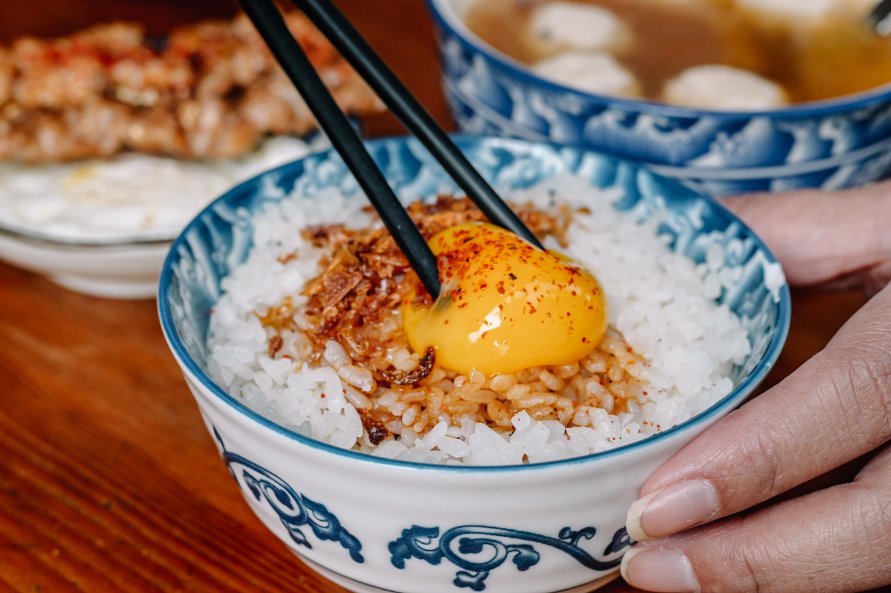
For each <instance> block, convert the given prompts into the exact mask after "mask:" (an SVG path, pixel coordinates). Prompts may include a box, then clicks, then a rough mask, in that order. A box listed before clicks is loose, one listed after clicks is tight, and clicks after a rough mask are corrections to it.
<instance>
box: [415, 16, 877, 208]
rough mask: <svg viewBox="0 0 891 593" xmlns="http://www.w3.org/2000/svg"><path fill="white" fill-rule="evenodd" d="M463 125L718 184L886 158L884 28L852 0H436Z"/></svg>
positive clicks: (805, 180)
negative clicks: (877, 28)
mask: <svg viewBox="0 0 891 593" xmlns="http://www.w3.org/2000/svg"><path fill="white" fill-rule="evenodd" d="M428 5H429V7H430V10H431V12H432V14H433V17H434V22H435V24H436V29H437V34H438V42H439V45H440V53H441V57H442V64H443V80H444V87H445V91H446V95H447V98H448V101H449V104H450V106H451V109H452V113H453V114H454V118H455V120H456V122H457V125H458V127H459V128H460V129H461V130H463V131H465V132H470V133H497V134H504V135H508V136H513V137H519V138H526V139H531V140H539V141H549V142H556V143H561V144H567V145H576V146H583V147H587V148H593V149H596V150H598V151H604V152H607V153H610V154H614V155H617V156H620V157H623V158H630V159H634V160H638V161H640V162H642V163H646V164H647V165H648V166H651V167H652V168H653V169H654V170H655V171H657V172H658V173H659V174H661V175H664V176H668V177H672V178H675V179H678V180H681V181H683V182H684V183H686V184H687V185H688V186H691V187H694V188H695V189H697V190H699V191H703V192H706V193H709V194H712V195H728V194H734V193H743V192H752V191H782V190H791V189H798V188H807V187H820V188H826V189H835V188H843V187H851V186H857V185H862V184H866V183H870V182H872V181H875V180H878V179H882V178H884V177H886V176H888V174H889V172H891V156H889V155H891V152H889V150H888V149H889V147H891V117H889V116H891V85H889V82H891V39H888V38H884V37H880V36H878V35H876V34H874V33H872V32H871V31H870V29H869V28H868V26H867V25H866V24H865V22H864V13H865V12H867V11H868V9H869V5H870V3H868V2H865V1H861V0H822V1H820V2H812V3H800V2H765V1H761V0H630V1H624V0H623V1H619V0H574V1H564V0H536V1H518V0H492V1H479V0H429V2H428Z"/></svg>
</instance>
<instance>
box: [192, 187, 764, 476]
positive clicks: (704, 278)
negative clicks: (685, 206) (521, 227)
mask: <svg viewBox="0 0 891 593" xmlns="http://www.w3.org/2000/svg"><path fill="white" fill-rule="evenodd" d="M574 181H575V180H561V181H560V182H559V183H557V182H553V181H552V182H548V183H545V184H542V185H540V186H538V187H535V188H532V189H531V190H524V191H522V192H514V193H513V194H510V195H506V196H505V197H507V198H509V199H511V201H512V202H513V205H514V207H515V209H516V210H517V212H518V214H519V215H520V216H521V218H522V219H523V220H524V222H525V223H526V224H527V225H528V226H529V227H530V228H531V229H532V230H533V232H535V233H536V235H537V236H538V237H540V238H541V239H542V240H543V243H544V244H545V245H546V247H547V248H548V249H554V250H556V251H559V252H562V253H563V254H565V255H566V256H568V257H569V258H571V259H572V260H573V261H574V262H576V263H578V264H579V265H581V266H582V267H584V268H586V269H587V270H590V271H591V272H593V273H594V274H596V276H597V279H598V280H599V281H600V283H601V285H602V286H603V291H604V293H605V295H606V298H607V301H608V311H609V327H608V329H607V331H606V334H605V336H604V338H603V339H602V340H601V341H600V343H599V344H598V345H597V347H596V348H595V349H594V351H593V352H591V353H590V354H587V355H585V356H583V357H582V358H581V359H579V360H575V361H572V362H570V363H567V364H560V365H552V366H536V367H531V368H524V369H522V370H519V371H517V372H512V373H493V374H490V375H487V374H485V373H483V372H481V371H479V370H476V369H472V370H471V371H470V372H464V373H461V372H458V371H455V370H453V369H449V368H445V367H444V366H443V365H441V364H438V362H437V360H436V351H435V349H433V348H428V349H426V350H425V351H424V352H416V351H413V350H412V348H411V346H410V345H409V342H408V339H407V337H406V334H405V331H404V330H403V326H402V310H401V307H400V303H401V302H402V301H403V300H404V299H405V298H406V295H407V294H408V291H409V290H412V287H415V286H417V282H416V279H415V277H414V272H412V271H411V269H410V267H409V265H408V262H407V260H406V259H405V257H404V256H403V255H402V253H401V252H400V251H399V250H398V248H397V247H396V245H395V242H394V241H393V239H392V237H390V236H389V234H388V233H387V232H386V231H385V230H384V228H383V226H382V224H381V223H380V221H379V220H378V219H377V217H376V216H375V215H373V214H372V213H371V212H370V211H369V209H368V208H367V206H365V204H366V203H365V202H364V201H363V200H359V199H347V198H343V197H341V196H337V195H326V196H319V197H317V198H315V199H312V200H308V199H300V198H294V199H285V200H282V201H278V202H271V203H269V204H267V205H266V206H264V209H263V210H262V211H261V212H260V214H259V215H258V216H257V217H256V219H255V222H254V247H253V249H252V252H251V254H250V255H249V257H248V258H247V260H246V261H245V262H244V263H243V264H241V265H240V266H238V267H236V268H235V269H234V270H233V272H232V274H231V275H230V276H229V277H227V278H226V279H224V280H223V284H222V286H223V290H224V294H223V295H222V297H221V298H220V299H219V301H218V302H217V304H216V306H215V307H214V310H213V315H212V316H211V324H210V330H209V337H208V347H209V352H210V356H209V363H208V364H209V369H208V370H209V372H210V374H211V376H212V377H213V378H214V379H215V380H216V381H217V382H218V383H219V384H220V385H221V386H222V387H223V388H224V389H226V390H227V391H228V392H229V393H230V394H231V395H232V396H234V397H236V398H238V399H240V400H241V401H243V402H244V403H245V404H246V405H248V406H249V407H251V408H252V409H254V410H255V411H257V412H258V413H260V414H262V415H264V416H266V417H268V418H269V419H271V420H272V421H274V422H277V423H279V424H281V425H282V426H285V427H287V428H290V429H292V430H295V431H297V432H300V433H302V434H305V435H307V436H309V437H312V438H315V439H318V440H322V441H325V442H328V443H330V444H333V445H335V446H339V447H343V448H348V449H354V450H358V451H363V452H366V453H370V454H373V455H378V456H383V457H389V458H396V459H401V460H407V461H415V462H423V463H436V464H470V465H504V464H519V463H529V462H531V463H536V462H544V461H551V460H556V459H563V458H568V457H575V456H582V455H587V454H590V453H595V452H599V451H604V450H607V449H611V448H614V447H617V446H620V445H623V444H627V443H630V442H633V441H636V440H639V439H642V438H645V437H647V436H650V435H653V434H656V433H657V432H659V431H662V430H665V429H666V428H669V427H671V426H673V425H675V424H677V423H679V422H683V421H684V420H687V419H689V418H690V417H692V416H693V415H695V414H697V413H698V412H700V411H702V410H703V409H705V408H706V407H708V406H709V405H710V404H711V403H713V402H715V401H716V400H718V399H720V398H721V397H722V396H724V395H726V394H727V393H728V392H729V391H730V390H731V389H732V387H733V383H732V381H731V379H730V377H729V374H730V372H731V370H732V368H733V365H734V364H737V363H739V362H741V361H742V359H743V358H744V357H745V356H746V355H747V354H748V353H749V350H750V344H749V342H748V339H747V334H746V331H745V330H744V328H743V327H742V325H741V323H740V321H739V319H738V318H737V317H736V316H735V315H734V314H733V313H732V312H730V311H729V309H727V308H726V307H725V306H720V305H718V304H716V302H715V298H716V297H717V296H718V295H719V294H720V291H721V288H722V283H723V281H724V277H723V275H722V274H721V269H722V264H723V260H722V257H721V250H720V249H716V250H713V251H710V253H709V257H708V258H707V261H706V263H704V264H701V265H696V264H694V263H693V262H692V261H691V260H689V259H687V258H686V257H684V256H682V255H679V254H676V253H673V252H672V251H671V250H670V249H669V248H668V247H667V246H666V245H665V241H664V240H663V239H662V238H660V237H659V236H658V235H657V233H656V224H657V223H656V222H654V221H653V222H650V223H647V224H646V225H641V224H638V223H637V222H635V220H634V219H633V218H632V217H631V216H629V215H627V214H622V213H619V212H618V211H616V210H615V209H614V208H613V207H612V205H611V203H612V201H613V200H615V199H617V198H618V197H620V196H618V195H617V194H616V193H614V192H600V193H599V194H598V195H595V196H592V195H591V193H592V190H591V188H590V187H589V186H587V185H585V184H583V183H582V182H579V183H578V184H577V185H575V184H574V183H573V182H574ZM582 196H583V197H582ZM410 214H411V215H412V218H413V219H414V220H415V221H416V223H417V224H418V226H419V228H420V229H421V231H422V233H423V234H424V235H425V236H426V237H428V238H429V237H431V236H432V235H434V234H435V233H436V232H438V231H440V230H442V229H444V228H448V227H451V226H453V225H456V224H460V223H465V222H470V221H477V220H482V215H481V213H480V212H479V211H478V210H477V209H476V208H475V206H473V205H472V204H471V203H470V202H469V200H467V199H466V198H454V197H449V196H440V197H439V198H438V199H436V200H434V201H430V202H427V203H415V204H412V205H411V207H410ZM427 298H429V296H428V297H427ZM557 346H559V345H550V346H549V345H547V344H542V346H541V347H542V348H549V347H552V348H553V347H557Z"/></svg>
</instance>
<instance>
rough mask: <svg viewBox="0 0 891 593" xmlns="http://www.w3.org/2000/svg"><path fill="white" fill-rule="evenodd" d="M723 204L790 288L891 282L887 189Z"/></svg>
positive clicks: (748, 198) (890, 196)
mask: <svg viewBox="0 0 891 593" xmlns="http://www.w3.org/2000/svg"><path fill="white" fill-rule="evenodd" d="M723 203H724V205H725V206H727V207H728V208H729V209H730V210H732V211H733V212H734V213H736V214H737V215H738V216H739V217H740V218H742V219H743V220H744V221H745V222H746V224H748V225H749V226H751V227H752V229H753V230H754V231H755V232H756V233H757V234H758V235H759V236H761V237H762V238H763V239H764V241H765V242H766V243H767V244H768V246H769V247H770V248H771V250H772V251H773V252H774V254H775V255H776V256H777V258H778V259H779V260H780V262H781V263H782V264H783V268H784V269H785V272H786V275H787V277H788V279H789V281H790V282H791V283H792V284H796V285H813V284H820V283H826V282H830V281H833V280H838V279H847V280H855V281H856V282H858V283H860V284H863V283H869V284H871V285H879V288H880V287H881V285H884V284H885V283H887V280H888V278H889V277H891V233H889V232H888V229H891V183H884V184H879V185H874V186H868V187H864V188H858V189H853V190H846V191H839V192H827V191H821V190H807V191H798V192H790V193H787V194H757V195H749V196H743V197H736V198H729V199H726V200H724V202H723ZM874 292H877V290H876V291H874Z"/></svg>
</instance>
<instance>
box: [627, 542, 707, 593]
mask: <svg viewBox="0 0 891 593" xmlns="http://www.w3.org/2000/svg"><path fill="white" fill-rule="evenodd" d="M621 572H622V578H623V579H625V580H626V581H627V582H628V584H630V585H631V586H632V587H637V588H639V589H646V590H647V591H657V592H672V593H688V592H689V593H699V591H700V588H699V581H697V580H696V573H694V572H693V565H692V564H690V560H689V559H688V558H687V557H686V556H685V555H684V554H683V552H681V551H680V550H668V549H664V548H661V549H656V548H654V549H646V548H643V549H641V548H631V549H630V550H628V551H627V552H625V556H624V557H622V566H621Z"/></svg>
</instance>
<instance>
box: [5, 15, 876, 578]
mask: <svg viewBox="0 0 891 593" xmlns="http://www.w3.org/2000/svg"><path fill="white" fill-rule="evenodd" d="M340 4H341V6H342V7H343V8H344V10H345V11H346V12H347V13H348V14H349V15H350V16H351V17H352V18H353V20H354V22H355V23H356V25H357V26H358V27H359V28H360V29H361V30H362V31H363V32H364V33H365V34H366V35H367V37H368V39H369V41H370V42H371V44H372V45H373V46H375V47H376V48H377V49H378V50H379V51H380V52H381V54H382V55H383V56H384V58H385V59H386V60H388V61H389V63H391V64H392V65H393V67H394V69H395V70H396V71H397V72H398V73H399V74H400V75H401V76H402V77H403V79H404V80H405V82H406V84H407V85H408V86H409V87H410V88H411V89H412V90H413V91H415V92H416V93H417V94H418V95H419V97H421V99H422V101H423V102H424V103H425V104H426V105H427V106H428V107H429V108H430V109H431V111H432V112H433V114H434V115H435V116H436V117H437V118H438V119H439V120H440V121H441V122H443V123H444V124H446V125H448V122H449V119H448V115H447V112H446V107H445V101H444V98H443V96H442V92H441V87H440V82H439V73H438V71H437V57H436V51H435V46H434V42H433V35H432V26H431V22H430V19H429V17H428V15H427V13H426V9H425V7H424V5H423V3H422V1H421V0H386V1H384V2H369V1H368V0H342V1H341V2H340ZM233 11H234V7H233V6H232V5H229V4H225V3H219V2H211V1H210V0H205V1H198V0H189V1H188V2H184V1H181V0H169V1H161V0H141V1H133V0H131V1H130V2H118V3H113V2H104V1H100V0H65V1H63V0H27V1H26V0H17V1H16V2H14V3H13V2H0V41H8V40H9V39H11V38H12V37H14V36H16V35H20V34H24V33H32V34H40V35H53V34H61V33H65V32H67V31H69V30H71V29H72V28H74V27H78V26H82V25H86V24H88V23H90V22H94V21H97V20H101V19H110V18H130V19H140V20H142V21H143V22H145V23H146V25H147V27H148V29H149V31H151V32H156V33H163V32H164V31H166V30H167V29H168V28H169V27H171V26H172V25H174V24H177V23H180V22H186V21H189V20H193V19H198V18H202V17H206V16H225V15H229V14H231V13H232V12H233ZM367 129H368V131H369V133H370V134H371V135H384V134H394V133H401V128H400V127H399V126H398V124H396V123H395V122H394V121H392V120H390V119H388V118H386V117H383V118H380V119H379V120H375V121H370V122H368V127H367ZM862 303H863V297H862V296H861V295H860V294H857V293H819V292H798V293H796V294H795V296H794V315H793V322H792V333H791V337H790V339H789V342H788V344H787V346H786V349H785V352H784V353H783V355H782V358H781V359H780V361H779V364H778V365H777V367H776V369H775V371H774V372H773V374H772V375H771V376H770V378H769V380H768V384H772V383H774V382H776V381H777V380H779V379H781V378H782V377H783V376H785V375H787V374H788V373H789V372H791V371H792V370H794V369H795V368H796V367H797V366H798V365H800V364H801V363H802V362H803V361H805V360H806V359H807V358H808V357H809V356H811V355H812V354H813V353H815V352H816V351H817V350H819V349H820V348H822V347H823V345H824V344H825V343H826V341H827V340H828V339H829V338H830V337H831V336H832V334H833V333H834V332H835V331H836V329H837V328H838V327H839V326H840V325H841V324H842V323H843V322H844V320H845V319H846V318H847V317H848V316H849V315H850V314H851V313H853V312H854V311H855V310H856V309H857V308H858V307H859V306H860V305H861V304H862ZM0 401H2V405H0V593H6V592H9V591H14V592H19V593H42V592H47V593H48V592H52V593H65V592H69V591H88V592H90V593H104V592H114V593H120V592H133V593H136V592H138V593H154V592H158V593H160V592H171V591H195V592H207V593H227V592H239V593H244V592H252V591H263V592H265V591H289V592H291V593H298V592H306V593H309V592H320V593H343V592H344V590H343V589H341V588H340V587H338V586H335V585H333V584H331V583H329V582H328V581H326V580H324V579H322V578H321V577H319V576H316V574H315V573H313V572H312V571H310V570H309V569H307V568H306V567H305V566H304V565H303V564H302V563H301V562H300V561H298V560H297V559H296V558H295V557H294V556H293V555H292V554H291V553H290V552H289V551H288V550H287V549H286V548H285V546H284V545H283V544H282V543H280V542H279V541H278V540H277V539H276V538H275V537H274V536H273V535H272V534H271V533H270V532H269V531H268V530H267V529H266V528H264V527H263V526H262V525H261V524H260V522H259V521H258V520H257V519H256V518H255V516H254V515H253V514H252V513H251V511H250V510H249V509H248V507H247V505H246V503H245V502H244V500H243V499H242V497H241V494H240V493H239V491H238V490H237V488H236V485H235V483H234V482H233V481H232V478H231V476H230V475H229V473H228V471H227V470H226V467H225V466H224V464H223V463H222V462H221V461H220V459H219V457H218V455H217V452H216V450H215V448H214V445H213V443H212V441H211V438H210V436H209V435H208V433H207V431H206V429H205V428H204V425H203V424H202V422H201V420H200V418H199V415H198V410H197V407H196V405H195V403H194V402H193V400H192V397H191V395H190V394H189V392H188V391H187V389H186V386H185V383H184V382H183V380H182V377H181V375H180V373H179V370H178V368H177V366H176V364H175V363H174V360H173V358H172V356H171V355H170V354H169V351H168V349H167V346H166V345H165V343H164V340H163V338H162V335H161V330H160V327H159V323H158V318H157V313H156V309H155V303H154V302H151V301H114V300H103V299H97V298H92V297H87V296H83V295H80V294H76V293H73V292H69V291H67V290H65V289H62V288H60V287H58V286H55V285H54V284H52V283H50V282H48V281H47V280H45V279H44V278H42V277H40V276H37V275H34V274H31V273H28V272H24V271H21V270H18V269H15V268H13V267H10V266H7V265H4V264H2V263H0ZM603 591H604V593H628V592H631V591H633V589H631V588H630V587H629V586H628V585H625V584H623V583H621V582H616V583H614V584H612V585H610V586H609V587H607V588H606V589H604V590H603ZM418 593H423V592H418Z"/></svg>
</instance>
